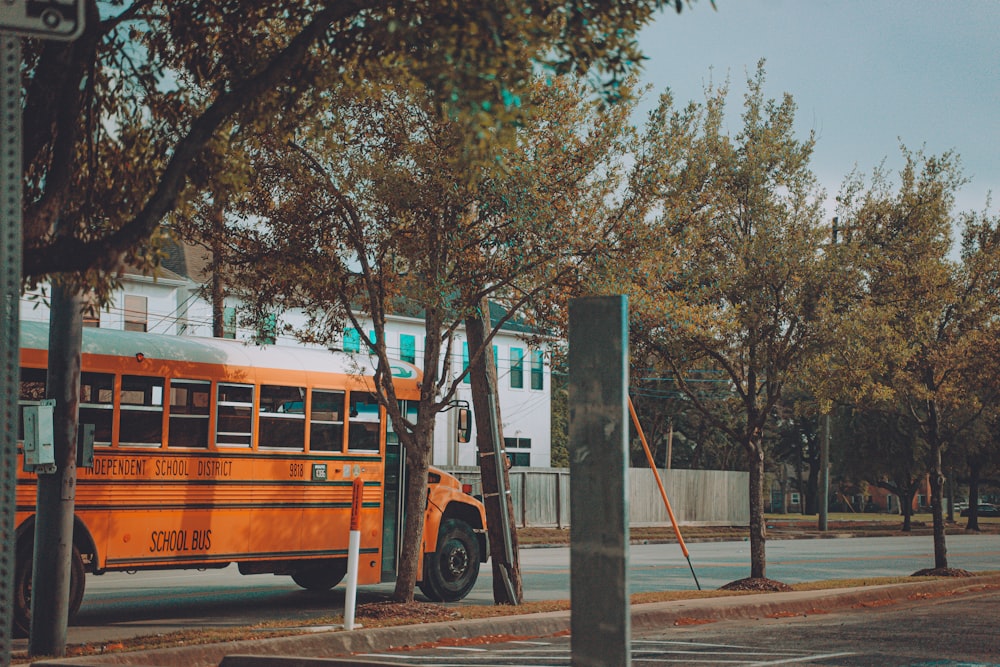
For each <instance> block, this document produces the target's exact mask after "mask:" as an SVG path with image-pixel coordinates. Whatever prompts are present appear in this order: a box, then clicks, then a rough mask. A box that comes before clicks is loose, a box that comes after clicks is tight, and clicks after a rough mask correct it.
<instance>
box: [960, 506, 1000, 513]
mask: <svg viewBox="0 0 1000 667" xmlns="http://www.w3.org/2000/svg"><path fill="white" fill-rule="evenodd" d="M961 515H962V516H969V508H968V507H966V508H965V509H964V510H962V514H961ZM976 515H977V516H1000V506H997V505H991V504H989V503H979V505H978V506H977V507H976Z"/></svg>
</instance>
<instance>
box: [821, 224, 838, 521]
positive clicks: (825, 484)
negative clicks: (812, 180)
mask: <svg viewBox="0 0 1000 667" xmlns="http://www.w3.org/2000/svg"><path fill="white" fill-rule="evenodd" d="M839 223H840V218H838V217H834V218H833V224H832V225H831V226H830V241H831V242H832V245H837V233H838V231H839ZM831 410H832V408H831ZM829 507H830V412H827V413H826V414H825V415H824V424H823V437H822V438H821V439H820V444H819V525H818V526H817V527H818V528H819V530H820V531H823V532H825V531H826V530H827V515H828V514H829V512H828V510H829Z"/></svg>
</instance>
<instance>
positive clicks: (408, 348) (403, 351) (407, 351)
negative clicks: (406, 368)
mask: <svg viewBox="0 0 1000 667" xmlns="http://www.w3.org/2000/svg"><path fill="white" fill-rule="evenodd" d="M399 360H400V361H405V362H406V363H408V364H415V363H417V339H416V337H415V336H411V335H410V334H399Z"/></svg>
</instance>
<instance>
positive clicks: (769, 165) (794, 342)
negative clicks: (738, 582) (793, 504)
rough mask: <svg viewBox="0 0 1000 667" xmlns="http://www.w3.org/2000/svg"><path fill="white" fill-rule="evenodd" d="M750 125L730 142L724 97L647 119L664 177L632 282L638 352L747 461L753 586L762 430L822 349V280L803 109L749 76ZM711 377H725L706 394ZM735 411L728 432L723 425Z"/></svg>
mask: <svg viewBox="0 0 1000 667" xmlns="http://www.w3.org/2000/svg"><path fill="white" fill-rule="evenodd" d="M747 84H748V89H749V90H748V92H747V94H746V97H745V102H744V109H743V118H742V120H743V124H742V127H741V129H740V130H739V132H738V133H737V134H736V135H735V136H728V135H727V134H726V133H725V131H724V123H723V119H724V110H725V109H724V107H725V104H724V98H725V94H726V88H725V87H723V88H722V89H719V90H709V91H708V95H707V100H706V102H705V104H704V105H696V104H691V105H689V106H688V107H686V108H685V109H684V110H682V111H675V110H674V109H673V106H672V100H671V99H670V96H669V95H664V96H663V98H662V99H661V102H660V105H659V107H658V108H657V109H656V110H655V111H654V112H653V113H652V114H651V116H650V121H649V124H648V126H647V134H646V135H645V143H644V146H645V147H646V149H647V150H648V151H650V152H651V153H655V154H656V155H657V156H658V158H659V159H658V160H657V161H655V162H659V164H660V166H659V168H658V169H656V170H655V171H652V172H649V173H646V174H644V177H646V178H649V179H650V180H653V181H655V183H656V186H657V187H658V188H659V191H658V192H657V194H656V196H657V204H658V205H659V206H660V211H659V215H658V217H657V218H656V219H655V220H653V221H652V223H651V224H650V225H649V227H648V236H646V237H645V239H644V241H645V243H646V247H647V248H648V249H649V253H648V255H647V256H646V257H644V258H643V260H642V263H640V264H638V265H636V266H635V269H634V270H633V271H630V272H629V274H628V285H629V291H630V295H631V297H630V298H631V300H632V307H633V322H632V335H633V337H634V338H633V339H634V340H635V341H636V342H637V345H636V347H637V348H638V349H639V350H641V351H642V352H643V353H644V354H646V355H648V356H649V357H650V358H655V359H657V360H658V362H659V364H661V365H662V368H663V369H665V370H666V371H667V372H669V374H670V375H671V376H672V377H673V378H674V381H675V382H676V383H677V387H678V388H679V389H680V391H682V392H683V393H684V394H685V396H687V397H688V399H689V400H690V401H691V404H692V406H693V407H695V408H696V409H697V410H699V411H700V412H702V414H704V415H705V417H706V418H707V419H708V420H710V421H711V422H713V424H714V425H715V426H716V427H717V428H719V429H720V430H722V431H724V432H725V433H726V434H727V436H728V437H729V439H730V440H731V441H732V442H733V443H734V444H736V445H738V446H739V447H741V448H742V449H743V451H744V452H745V453H746V454H747V456H748V457H749V469H750V488H749V495H750V546H751V571H750V576H751V577H752V578H764V577H765V546H764V544H765V537H766V536H765V526H764V499H763V488H764V462H765V456H766V453H767V452H766V447H767V445H766V442H765V438H764V434H765V429H766V428H767V427H768V425H769V423H770V422H771V420H772V419H773V415H774V410H775V407H776V406H777V405H778V402H779V401H780V400H781V397H782V395H783V392H784V390H785V387H786V386H787V385H788V384H789V382H791V381H792V380H793V378H794V377H795V373H796V371H797V369H799V368H800V367H801V364H802V362H803V359H804V358H805V357H806V356H807V355H809V354H811V353H812V351H813V350H814V348H815V347H816V345H817V344H818V332H817V326H816V322H817V318H818V315H819V308H820V305H821V297H822V295H823V286H824V276H825V274H826V272H827V268H826V263H825V261H824V257H823V254H822V252H821V251H822V242H823V240H824V239H825V238H826V236H827V230H825V229H824V228H823V226H822V225H821V223H820V220H821V209H820V201H821V197H820V191H819V189H818V187H817V185H816V182H815V178H814V177H813V175H812V173H811V172H810V171H809V158H810V156H811V153H812V148H813V141H814V139H813V137H812V136H809V137H808V138H806V139H805V140H800V139H797V138H796V137H795V135H794V127H793V126H794V120H795V104H794V102H793V100H792V98H791V96H789V95H785V96H784V97H783V98H782V99H781V100H780V101H775V100H768V99H766V98H765V96H764V69H763V63H761V65H760V66H759V67H758V70H757V72H756V74H755V75H754V76H753V77H751V78H749V80H748V82H747ZM705 371H711V372H713V373H717V374H718V375H719V376H721V378H723V379H724V380H725V383H724V384H716V385H714V388H713V389H712V390H711V391H709V390H707V387H708V386H711V385H706V384H705V383H700V382H698V381H697V380H698V379H700V378H703V377H704V375H703V373H704V372H705ZM730 410H732V411H734V412H735V413H736V414H737V415H738V416H739V419H738V421H737V423H732V422H729V421H728V420H727V419H725V418H723V416H722V415H723V414H725V413H726V412H728V411H730Z"/></svg>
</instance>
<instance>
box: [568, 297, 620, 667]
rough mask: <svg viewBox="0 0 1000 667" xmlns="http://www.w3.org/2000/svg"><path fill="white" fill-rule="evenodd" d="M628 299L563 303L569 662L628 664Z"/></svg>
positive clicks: (588, 666)
mask: <svg viewBox="0 0 1000 667" xmlns="http://www.w3.org/2000/svg"><path fill="white" fill-rule="evenodd" d="M627 401H628V302H627V300H626V299H625V297H623V296H613V297H588V298H584V299H573V300H572V301H570V305H569V463H570V468H569V469H570V507H571V510H570V511H571V513H572V516H571V517H570V601H571V611H570V624H571V627H572V633H573V635H572V664H573V667H626V666H628V665H631V663H632V656H631V648H630V645H629V641H630V636H631V618H630V610H629V597H628V550H629V549H628V547H629V527H628V421H627V420H628V407H627Z"/></svg>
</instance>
